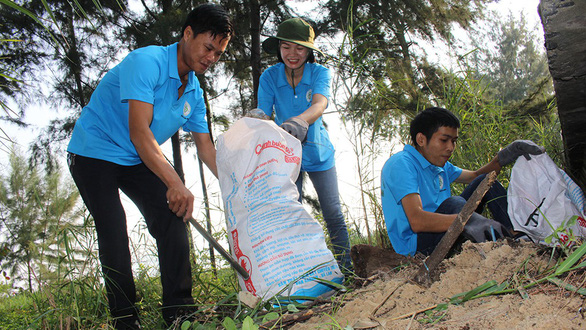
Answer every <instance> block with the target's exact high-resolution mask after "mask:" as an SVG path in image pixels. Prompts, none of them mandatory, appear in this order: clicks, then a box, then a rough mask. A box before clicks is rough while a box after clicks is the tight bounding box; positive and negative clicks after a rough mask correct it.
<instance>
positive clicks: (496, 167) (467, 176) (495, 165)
mask: <svg viewBox="0 0 586 330" xmlns="http://www.w3.org/2000/svg"><path fill="white" fill-rule="evenodd" d="M501 169H502V166H501V164H500V163H499V161H498V156H496V157H494V158H493V159H492V160H491V161H490V162H489V163H487V164H485V165H484V166H482V167H481V168H479V169H477V170H476V171H470V170H462V173H461V174H460V176H459V177H458V178H457V179H456V180H454V182H458V183H470V182H472V180H474V179H476V178H477V177H478V176H479V175H482V174H486V173H490V172H492V171H495V172H496V174H499V173H500V171H501Z"/></svg>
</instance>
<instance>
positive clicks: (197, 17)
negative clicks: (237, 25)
mask: <svg viewBox="0 0 586 330" xmlns="http://www.w3.org/2000/svg"><path fill="white" fill-rule="evenodd" d="M188 26H191V29H192V30H193V37H194V38H195V36H197V35H198V34H200V33H205V32H210V33H211V34H212V37H216V36H218V35H220V36H222V39H224V38H232V36H234V25H233V24H232V19H231V18H230V15H229V14H228V12H227V11H226V10H225V9H224V8H222V6H220V5H216V4H213V3H204V4H201V5H199V6H197V7H195V9H193V10H192V11H191V12H190V13H189V14H188V15H187V19H186V20H185V24H184V25H183V29H182V30H181V36H182V37H183V34H184V33H185V29H186V28H187V27H188Z"/></svg>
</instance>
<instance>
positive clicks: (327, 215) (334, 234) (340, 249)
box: [295, 166, 352, 271]
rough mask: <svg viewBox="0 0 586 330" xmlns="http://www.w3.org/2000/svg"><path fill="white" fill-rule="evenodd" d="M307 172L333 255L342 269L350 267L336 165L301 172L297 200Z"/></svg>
mask: <svg viewBox="0 0 586 330" xmlns="http://www.w3.org/2000/svg"><path fill="white" fill-rule="evenodd" d="M305 173H307V174H308V175H309V179H311V182H312V183H313V187H314V188H315V191H316V192H317V198H318V200H319V205H320V207H321V211H322V214H323V217H324V221H325V223H326V227H327V229H328V234H329V235H330V240H331V242H332V246H333V248H334V256H335V257H336V260H337V261H338V264H339V265H340V267H342V271H346V270H351V269H352V261H351V260H350V239H349V237H348V229H347V228H346V221H345V220H344V214H342V207H341V206H340V193H339V191H338V176H337V174H336V167H335V166H334V167H332V168H331V169H329V170H326V171H320V172H301V173H299V178H297V182H295V184H296V185H297V190H298V191H299V202H301V200H302V191H303V176H304V174H305Z"/></svg>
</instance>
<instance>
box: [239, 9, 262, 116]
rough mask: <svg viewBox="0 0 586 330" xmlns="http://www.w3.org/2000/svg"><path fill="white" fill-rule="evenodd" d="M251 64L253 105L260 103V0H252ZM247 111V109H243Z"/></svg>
mask: <svg viewBox="0 0 586 330" xmlns="http://www.w3.org/2000/svg"><path fill="white" fill-rule="evenodd" d="M250 43H251V45H250V66H251V68H252V106H253V107H256V106H257V104H258V84H259V80H260V5H259V3H258V0H250ZM242 110H243V111H246V110H247V109H242Z"/></svg>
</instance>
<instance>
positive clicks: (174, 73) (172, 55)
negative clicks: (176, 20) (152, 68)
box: [167, 42, 181, 81]
mask: <svg viewBox="0 0 586 330" xmlns="http://www.w3.org/2000/svg"><path fill="white" fill-rule="evenodd" d="M177 44H178V43H177V42H176V43H174V44H172V45H169V47H168V48H167V50H168V51H169V55H168V56H169V78H172V79H177V80H179V81H181V78H180V77H179V67H178V66H177Z"/></svg>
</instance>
